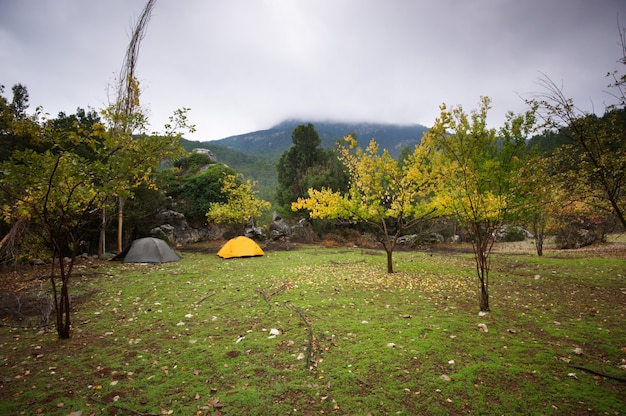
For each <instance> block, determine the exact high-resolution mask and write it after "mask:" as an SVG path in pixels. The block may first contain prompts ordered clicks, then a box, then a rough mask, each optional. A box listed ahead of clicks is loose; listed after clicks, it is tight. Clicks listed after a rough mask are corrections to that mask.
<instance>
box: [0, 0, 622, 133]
mask: <svg viewBox="0 0 626 416" xmlns="http://www.w3.org/2000/svg"><path fill="white" fill-rule="evenodd" d="M144 5H145V2H144V1H139V0H130V1H128V0H112V1H109V2H85V1H80V0H62V1H61V0H59V1H52V0H42V1H35V0H24V1H20V2H2V3H0V58H1V59H2V61H3V63H5V64H3V66H2V68H0V83H3V84H4V85H5V86H10V85H12V84H14V83H18V82H20V83H23V84H25V85H26V86H27V87H28V90H29V92H30V96H31V103H32V104H33V105H43V106H44V109H45V110H48V111H50V112H51V113H52V115H55V114H56V112H57V111H65V112H72V111H74V110H75V109H76V107H88V106H91V107H95V108H101V107H103V106H104V105H106V103H107V102H108V97H107V92H106V88H107V85H108V84H111V83H113V82H114V77H115V74H117V72H118V71H119V69H120V67H121V65H122V62H123V58H124V52H125V49H126V47H127V45H128V41H129V38H130V35H129V33H130V31H131V27H132V25H133V24H134V20H135V19H136V18H137V17H138V16H139V14H140V12H141V10H142V8H143V6H144ZM624 15H626V4H624V2H623V1H617V0H615V1H613V0H599V1H596V2H589V1H585V0H551V1H541V0H527V1H515V0H500V1H493V0H474V1H471V2H469V1H463V0H443V1H439V2H420V1H411V0H389V1H384V2H383V1H377V0H337V1H331V0H316V1H304V0H303V1H294V0H248V1H236V2H230V1H229V2H225V1H219V0H209V1H203V0H186V1H183V2H167V1H157V3H156V7H155V9H154V13H153V16H152V18H151V20H150V22H149V25H148V28H147V34H146V37H145V38H144V40H143V42H142V45H141V50H140V56H139V61H138V68H137V75H138V78H139V79H140V81H141V83H142V87H143V88H144V90H143V91H144V92H143V95H142V100H143V103H144V104H145V105H146V106H147V107H148V108H149V109H150V113H151V120H152V125H153V127H154V128H155V129H160V128H161V126H162V124H163V123H164V122H165V121H167V118H168V116H169V115H170V114H172V113H173V111H174V110H175V109H177V108H181V107H190V108H191V113H190V118H191V120H192V122H194V123H195V124H196V125H197V126H198V132H197V133H196V134H195V135H194V136H193V137H190V138H192V139H195V140H209V139H218V138H222V137H225V136H228V135H233V134H238V133H245V132H248V131H251V130H256V129H263V128H269V127H271V126H272V125H273V124H275V123H277V122H279V121H281V120H283V119H286V118H290V117H301V118H308V119H334V120H346V121H374V122H390V123H405V124H409V123H420V124H424V125H431V124H432V122H433V121H434V119H435V117H436V116H437V114H438V106H439V104H441V103H442V102H446V103H447V104H448V105H463V107H464V108H466V109H468V110H469V109H472V108H475V107H476V105H477V103H478V100H479V97H480V96H483V95H487V96H490V97H491V98H492V101H493V106H494V108H493V110H492V113H491V114H490V119H491V120H492V122H493V123H495V124H498V123H501V122H502V121H503V119H504V114H505V113H506V111H508V110H512V111H516V112H519V111H523V110H524V109H525V105H524V103H523V100H522V99H521V98H520V95H521V96H529V95H531V94H532V93H534V92H537V91H538V90H539V88H540V87H539V86H538V85H537V80H538V79H539V77H541V74H542V73H545V74H547V75H548V76H550V77H551V78H552V79H553V80H555V81H556V82H557V83H561V81H562V83H563V86H564V90H565V92H566V94H567V95H568V96H571V97H572V98H574V99H575V100H576V102H577V103H580V105H581V106H583V107H587V108H589V109H591V108H595V109H602V108H603V103H604V102H605V101H608V100H609V96H608V94H606V92H605V90H606V88H605V87H606V85H607V84H608V80H607V79H606V78H605V77H604V75H605V74H606V73H607V72H608V71H611V70H613V69H614V68H616V65H617V64H616V61H617V59H618V58H619V57H620V52H621V51H620V47H619V45H618V41H619V32H618V25H617V19H618V16H624Z"/></svg>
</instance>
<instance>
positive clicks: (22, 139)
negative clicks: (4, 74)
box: [0, 84, 37, 161]
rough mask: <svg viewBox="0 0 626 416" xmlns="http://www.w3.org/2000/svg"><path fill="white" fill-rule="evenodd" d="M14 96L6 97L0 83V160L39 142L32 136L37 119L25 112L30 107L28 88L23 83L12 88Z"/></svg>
mask: <svg viewBox="0 0 626 416" xmlns="http://www.w3.org/2000/svg"><path fill="white" fill-rule="evenodd" d="M12 91H13V97H12V99H11V100H10V101H9V99H8V98H6V97H4V96H3V95H2V94H3V93H4V86H3V85H0V161H4V160H7V159H8V158H9V157H11V154H12V153H13V152H14V151H16V150H24V149H27V148H29V147H34V146H35V145H36V144H37V141H36V138H35V137H33V136H32V131H33V130H32V128H31V127H32V125H33V124H34V123H35V120H32V118H31V117H28V116H27V115H26V113H25V111H26V109H27V108H28V90H27V88H26V87H25V86H24V85H22V84H15V85H14V86H13V88H12Z"/></svg>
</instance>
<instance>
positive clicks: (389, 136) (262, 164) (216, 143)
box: [181, 120, 428, 200]
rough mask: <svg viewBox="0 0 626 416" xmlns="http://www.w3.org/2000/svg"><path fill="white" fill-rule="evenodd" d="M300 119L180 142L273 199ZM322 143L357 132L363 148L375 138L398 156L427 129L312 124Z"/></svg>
mask: <svg viewBox="0 0 626 416" xmlns="http://www.w3.org/2000/svg"><path fill="white" fill-rule="evenodd" d="M306 123H309V122H308V121H303V120H287V121H284V122H282V123H280V124H278V125H276V126H274V127H272V128H270V129H267V130H259V131H255V132H251V133H246V134H240V135H237V136H231V137H226V138H224V139H219V140H212V141H208V142H200V141H191V140H182V141H181V143H182V145H183V147H184V148H185V149H186V150H187V151H191V150H193V149H195V148H204V149H209V150H211V152H213V154H214V155H215V156H216V157H217V159H218V160H219V161H220V162H222V163H225V164H226V165H228V166H230V167H232V168H233V169H235V170H236V171H237V172H240V173H242V174H243V175H244V176H245V177H246V178H248V179H252V180H255V181H257V182H258V185H259V194H260V196H261V197H262V198H264V199H267V200H273V192H274V190H275V188H276V184H277V179H276V162H277V161H278V158H279V157H280V155H281V154H282V153H283V152H284V151H285V150H287V149H289V148H290V147H291V145H292V141H291V134H292V132H293V130H294V129H295V128H296V127H297V126H298V125H300V124H306ZM311 123H312V124H313V125H314V126H315V130H317V133H318V134H319V136H320V139H321V140H322V147H325V148H331V147H334V146H335V143H336V142H337V139H340V138H342V137H344V136H345V135H346V134H348V133H356V135H357V138H358V139H359V143H360V144H361V146H363V147H365V146H366V145H367V143H369V141H370V139H372V138H374V139H376V142H378V144H379V145H380V148H381V149H387V150H388V151H389V153H390V154H391V155H392V156H394V157H397V156H398V154H399V153H400V150H402V148H404V147H406V146H415V145H416V144H418V143H420V141H421V138H422V135H423V134H424V132H425V131H426V130H427V129H428V128H427V127H424V126H421V125H418V124H416V125H411V126H399V125H392V124H375V123H339V122H319V121H318V122H311Z"/></svg>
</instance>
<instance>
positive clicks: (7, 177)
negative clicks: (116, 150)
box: [0, 124, 111, 338]
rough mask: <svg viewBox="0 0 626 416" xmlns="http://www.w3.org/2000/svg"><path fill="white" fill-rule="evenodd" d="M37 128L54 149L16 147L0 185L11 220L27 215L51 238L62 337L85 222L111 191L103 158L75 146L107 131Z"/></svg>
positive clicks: (66, 326)
mask: <svg viewBox="0 0 626 416" xmlns="http://www.w3.org/2000/svg"><path fill="white" fill-rule="evenodd" d="M32 128H33V131H32V133H31V134H33V135H38V136H39V137H40V139H39V140H40V141H41V142H46V143H47V147H48V148H49V150H46V151H44V152H42V153H37V152H35V151H34V150H31V149H27V150H24V151H15V152H13V154H12V156H11V159H10V160H8V161H5V162H4V163H2V165H1V167H0V171H1V176H0V189H2V191H3V193H4V194H5V196H6V198H7V199H6V200H5V202H4V204H3V206H2V211H1V212H0V215H1V216H2V219H3V220H4V221H6V222H7V223H9V224H11V223H20V222H22V221H28V222H29V223H31V224H33V225H34V227H33V228H34V229H35V230H38V231H39V232H40V233H41V235H42V237H43V238H44V240H45V241H46V242H47V245H48V247H49V249H50V251H51V253H52V258H53V262H52V266H51V267H52V270H51V273H50V282H51V284H52V287H53V289H54V290H53V294H54V303H55V310H56V328H57V333H58V336H59V338H69V337H70V329H71V322H70V297H69V281H70V276H71V275H72V268H73V265H74V259H75V256H76V252H77V250H78V246H79V244H80V242H81V234H82V232H84V230H83V229H82V227H83V226H84V225H85V223H86V222H87V221H88V218H89V215H90V214H91V212H92V210H93V209H94V208H97V207H98V206H99V204H101V203H102V201H103V200H104V196H105V195H106V194H107V192H110V191H111V188H109V185H110V183H109V182H108V181H107V177H106V175H105V173H106V164H105V163H103V160H102V159H100V160H88V159H85V158H84V157H81V156H80V155H79V154H78V153H76V152H75V149H76V148H77V147H79V146H85V145H86V146H87V147H90V148H91V149H92V150H95V149H97V146H96V144H98V143H100V142H101V141H102V139H103V138H104V137H106V132H105V130H104V129H103V127H102V125H100V124H94V125H93V126H92V128H91V129H90V130H80V131H79V132H63V131H58V130H57V129H56V128H54V127H52V126H51V125H45V124H44V125H43V126H41V127H40V126H37V125H32ZM67 255H69V256H71V259H70V261H69V263H67V264H66V262H65V261H64V260H63V258H64V257H65V256H67ZM57 267H58V275H57V274H56V273H57V271H56V269H57ZM57 287H58V288H59V290H57Z"/></svg>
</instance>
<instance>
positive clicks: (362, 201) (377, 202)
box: [292, 135, 435, 273]
mask: <svg viewBox="0 0 626 416" xmlns="http://www.w3.org/2000/svg"><path fill="white" fill-rule="evenodd" d="M344 140H345V142H346V143H347V145H348V146H339V148H338V151H339V158H340V159H341V161H342V162H343V163H344V164H345V166H346V167H347V168H348V172H349V177H350V185H349V189H348V191H347V192H339V191H333V190H332V189H329V188H322V189H321V190H317V189H313V188H309V190H308V197H307V198H299V199H298V200H297V201H296V202H295V203H293V204H292V209H293V210H294V211H295V210H299V209H306V210H308V211H309V215H310V216H311V218H327V219H339V220H348V221H356V222H360V223H364V224H366V225H367V226H369V227H370V228H371V229H372V230H373V231H374V232H375V233H376V234H377V235H378V236H379V239H380V241H381V243H382V245H383V247H384V249H385V251H386V253H387V272H388V273H393V251H394V249H395V247H396V241H397V239H398V237H400V236H401V235H402V234H403V233H404V232H405V231H406V230H407V229H409V228H411V227H413V226H414V225H416V224H417V223H418V222H420V221H422V220H424V219H426V218H429V217H431V216H432V215H433V214H434V213H435V210H434V209H433V207H432V205H431V204H430V196H431V193H430V191H431V187H432V185H433V183H432V178H431V175H430V171H429V164H428V154H427V151H426V150H427V149H425V148H424V147H422V146H417V147H416V148H415V150H414V152H413V154H412V155H411V156H410V157H409V158H407V159H408V160H405V163H404V165H403V166H402V167H401V166H400V165H399V163H398V162H397V161H396V160H395V159H393V158H392V157H391V156H390V155H389V153H388V152H387V150H384V151H383V152H382V154H380V153H379V149H378V144H377V143H376V142H375V141H374V140H373V139H372V140H371V141H370V143H369V145H368V146H367V148H366V149H365V150H363V149H361V148H357V146H358V143H357V141H356V139H355V138H354V136H352V135H348V136H346V137H345V138H344ZM355 148H356V152H354V151H352V150H353V149H355Z"/></svg>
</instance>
